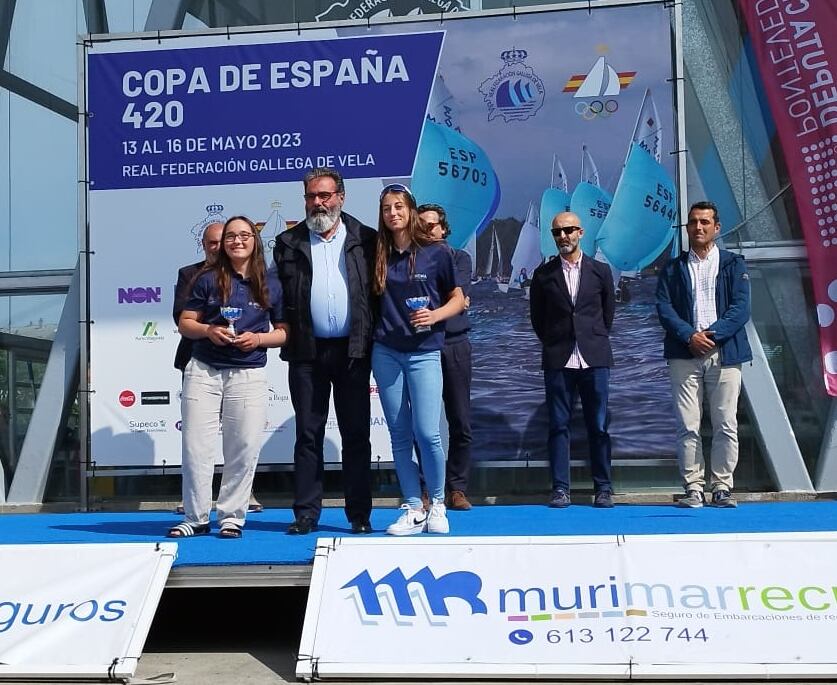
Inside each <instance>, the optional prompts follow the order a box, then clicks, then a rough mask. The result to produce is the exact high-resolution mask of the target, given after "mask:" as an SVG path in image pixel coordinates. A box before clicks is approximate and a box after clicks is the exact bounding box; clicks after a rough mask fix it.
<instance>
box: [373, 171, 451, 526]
mask: <svg viewBox="0 0 837 685" xmlns="http://www.w3.org/2000/svg"><path fill="white" fill-rule="evenodd" d="M373 288H374V291H375V293H376V294H377V295H379V296H380V316H379V318H378V322H377V325H376V328H375V333H374V336H373V339H374V345H373V348H372V372H373V374H374V375H375V381H376V383H377V384H378V392H379V395H380V398H381V406H382V407H383V410H384V416H385V417H386V420H387V425H388V426H389V432H390V439H391V441H392V454H393V459H394V460H395V470H396V473H397V474H398V482H399V484H400V485H401V493H402V496H403V499H404V503H403V504H402V505H401V515H400V516H399V518H398V520H397V521H396V522H395V523H393V524H392V525H391V526H390V527H389V528H387V533H389V534H390V535H414V534H416V533H421V532H424V531H427V532H428V533H447V532H448V531H449V524H448V519H447V513H446V511H445V504H444V497H445V492H444V490H445V454H444V451H443V449H442V439H441V436H440V435H439V419H440V417H441V412H442V367H441V353H440V350H441V349H442V347H443V345H444V344H445V324H444V321H445V320H446V319H448V318H450V317H452V316H455V315H456V314H459V313H460V312H461V311H462V310H463V309H464V308H465V298H464V297H463V295H462V289H461V288H458V287H457V286H456V278H455V273H454V264H453V251H452V250H451V249H450V248H449V247H448V246H447V245H446V244H445V243H443V242H438V241H436V240H435V238H434V237H433V236H432V235H431V234H430V232H429V231H428V229H426V228H425V227H424V226H423V224H422V222H421V220H420V219H419V215H418V212H417V211H416V200H415V198H414V197H413V194H412V193H411V192H410V190H409V189H408V188H407V187H405V186H403V185H401V184H392V185H389V186H387V187H386V188H384V190H383V192H382V193H381V197H380V207H379V213H378V244H377V251H376V258H375V274H374V286H373ZM413 440H415V441H416V443H417V444H418V446H419V449H420V450H421V454H422V468H423V471H424V477H425V481H426V485H427V491H428V494H429V496H430V511H429V512H426V511H425V510H424V507H423V506H422V501H421V484H420V480H419V467H418V464H417V462H416V461H415V460H414V458H413Z"/></svg>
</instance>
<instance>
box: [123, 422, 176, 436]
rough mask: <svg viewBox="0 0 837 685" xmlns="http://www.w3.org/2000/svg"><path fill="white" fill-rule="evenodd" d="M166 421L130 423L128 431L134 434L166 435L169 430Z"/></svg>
mask: <svg viewBox="0 0 837 685" xmlns="http://www.w3.org/2000/svg"><path fill="white" fill-rule="evenodd" d="M167 423H168V422H167V421H166V420H165V419H158V420H156V421H128V429H129V430H130V431H131V432H132V433H165V432H166V431H167V430H168V428H166V424H167Z"/></svg>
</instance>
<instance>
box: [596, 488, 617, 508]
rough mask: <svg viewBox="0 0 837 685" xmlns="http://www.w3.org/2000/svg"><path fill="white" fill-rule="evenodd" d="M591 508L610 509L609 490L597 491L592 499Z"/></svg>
mask: <svg viewBox="0 0 837 685" xmlns="http://www.w3.org/2000/svg"><path fill="white" fill-rule="evenodd" d="M593 506H594V507H598V508H599V509H612V508H613V493H612V492H611V491H610V490H599V492H597V493H596V495H595V497H593Z"/></svg>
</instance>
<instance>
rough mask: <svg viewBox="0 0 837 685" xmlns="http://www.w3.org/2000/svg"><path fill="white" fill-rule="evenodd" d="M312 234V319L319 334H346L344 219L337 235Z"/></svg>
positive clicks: (346, 295)
mask: <svg viewBox="0 0 837 685" xmlns="http://www.w3.org/2000/svg"><path fill="white" fill-rule="evenodd" d="M309 233H310V235H311V265H312V267H313V275H312V279H311V322H312V324H313V327H314V337H316V338H345V337H348V335H349V324H350V323H351V311H350V306H349V282H348V276H347V274H346V253H345V251H344V250H343V246H344V245H345V244H346V226H345V224H344V223H343V222H342V221H341V222H340V225H339V226H338V227H337V230H336V231H335V233H334V235H333V236H331V238H330V239H329V240H323V239H322V238H321V237H320V236H319V235H317V234H316V233H314V232H313V231H309Z"/></svg>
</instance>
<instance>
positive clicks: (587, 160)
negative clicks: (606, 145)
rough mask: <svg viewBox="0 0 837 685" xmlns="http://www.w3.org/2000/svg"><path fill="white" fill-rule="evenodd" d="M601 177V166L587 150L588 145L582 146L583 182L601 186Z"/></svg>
mask: <svg viewBox="0 0 837 685" xmlns="http://www.w3.org/2000/svg"><path fill="white" fill-rule="evenodd" d="M600 181H601V179H600V178H599V168H598V167H597V166H596V163H595V162H594V161H593V157H592V156H591V155H590V152H589V151H588V150H587V146H586V145H582V146H581V182H582V183H589V184H590V185H594V186H597V187H601V185H602V184H601V182H600Z"/></svg>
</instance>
